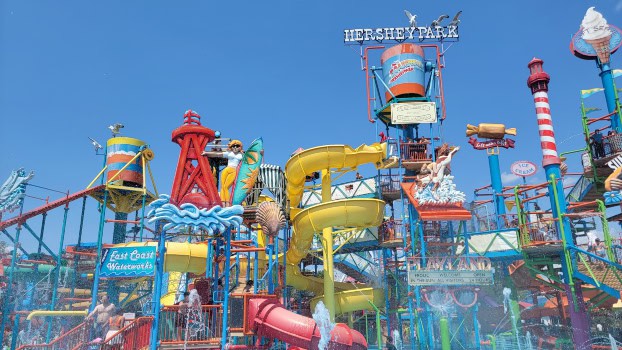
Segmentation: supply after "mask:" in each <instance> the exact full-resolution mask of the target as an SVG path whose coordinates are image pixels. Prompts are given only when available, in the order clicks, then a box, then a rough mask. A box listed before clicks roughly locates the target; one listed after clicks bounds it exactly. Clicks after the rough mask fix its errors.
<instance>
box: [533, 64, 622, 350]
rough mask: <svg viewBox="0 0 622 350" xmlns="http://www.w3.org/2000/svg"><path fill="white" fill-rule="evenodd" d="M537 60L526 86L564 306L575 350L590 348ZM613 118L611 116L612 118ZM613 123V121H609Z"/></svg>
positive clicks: (544, 85) (544, 80) (545, 81)
mask: <svg viewBox="0 0 622 350" xmlns="http://www.w3.org/2000/svg"><path fill="white" fill-rule="evenodd" d="M543 63H544V62H543V61H542V60H541V59H538V58H534V59H533V60H531V62H529V64H528V67H529V71H530V73H531V74H530V76H529V79H528V80H527V85H528V86H529V87H530V89H531V92H532V94H533V98H534V104H535V107H536V117H537V119H538V131H539V134H540V146H541V148H542V165H543V166H544V171H545V173H546V179H547V180H548V181H549V185H548V193H549V199H550V201H551V211H552V213H553V218H554V219H555V226H556V228H557V235H558V238H560V239H561V240H562V245H563V251H562V252H561V253H560V260H561V265H562V270H563V273H564V288H565V289H566V297H567V298H568V308H569V309H570V310H571V312H570V320H571V324H572V328H573V332H572V340H573V343H574V346H575V348H576V349H578V350H588V349H591V348H592V347H591V340H590V328H589V315H588V312H587V308H586V306H585V303H584V302H583V297H582V296H583V293H582V291H581V285H580V284H577V285H576V286H575V284H574V278H573V272H572V256H571V253H570V250H569V247H572V246H574V240H573V237H572V231H571V229H570V221H569V220H568V218H567V217H566V216H565V214H566V207H567V204H566V198H565V197H564V186H563V183H562V181H561V172H560V169H559V166H560V164H561V160H560V159H559V156H558V154H557V144H556V142H555V132H554V130H553V119H552V116H551V107H550V105H549V96H548V90H549V87H548V83H549V81H550V79H551V78H550V76H549V75H548V74H547V73H546V72H545V71H544V70H543V68H542V64H543ZM612 119H613V118H612ZM612 125H613V121H612Z"/></svg>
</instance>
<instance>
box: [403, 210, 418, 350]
mask: <svg viewBox="0 0 622 350" xmlns="http://www.w3.org/2000/svg"><path fill="white" fill-rule="evenodd" d="M413 212H414V210H412V206H410V205H409V206H408V214H409V215H408V223H409V225H408V232H407V233H406V234H407V235H408V237H410V242H411V243H410V244H411V252H410V254H411V255H412V254H413V253H414V249H415V239H414V238H415V227H414V224H415V222H414V220H413ZM406 248H408V246H407V239H406V237H404V255H407V253H406V251H407V249H406ZM406 266H408V264H406ZM409 273H410V269H408V268H407V269H406V281H408V274H409ZM406 288H407V293H406V298H408V320H409V329H410V332H409V333H410V344H411V347H412V348H413V349H414V347H415V345H416V343H415V306H414V303H413V286H411V285H410V283H407V286H406Z"/></svg>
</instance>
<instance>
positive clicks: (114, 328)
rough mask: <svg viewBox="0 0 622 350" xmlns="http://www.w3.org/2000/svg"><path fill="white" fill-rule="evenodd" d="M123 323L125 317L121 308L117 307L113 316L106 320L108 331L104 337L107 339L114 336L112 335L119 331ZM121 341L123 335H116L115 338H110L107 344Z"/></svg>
mask: <svg viewBox="0 0 622 350" xmlns="http://www.w3.org/2000/svg"><path fill="white" fill-rule="evenodd" d="M124 325H125V317H123V310H122V309H121V308H117V309H116V310H115V313H114V316H112V317H111V318H110V320H109V321H108V332H107V333H106V338H105V339H106V340H108V339H110V338H112V337H114V335H115V334H117V332H118V331H120V330H121V328H123V326H124ZM122 341H123V337H122V336H118V337H116V338H115V339H113V340H110V342H109V344H111V345H116V344H121V342H122Z"/></svg>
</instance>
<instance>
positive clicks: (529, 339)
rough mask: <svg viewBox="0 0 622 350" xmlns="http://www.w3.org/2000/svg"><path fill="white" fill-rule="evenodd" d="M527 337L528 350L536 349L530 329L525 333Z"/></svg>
mask: <svg viewBox="0 0 622 350" xmlns="http://www.w3.org/2000/svg"><path fill="white" fill-rule="evenodd" d="M525 337H526V339H525V342H526V343H527V344H526V345H527V350H534V349H533V344H532V343H531V333H529V331H527V334H526V335H525Z"/></svg>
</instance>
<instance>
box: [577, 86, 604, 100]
mask: <svg viewBox="0 0 622 350" xmlns="http://www.w3.org/2000/svg"><path fill="white" fill-rule="evenodd" d="M603 90H605V89H603V88H593V89H587V90H581V98H586V97H590V96H592V95H594V94H595V93H597V92H601V91H603Z"/></svg>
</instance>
